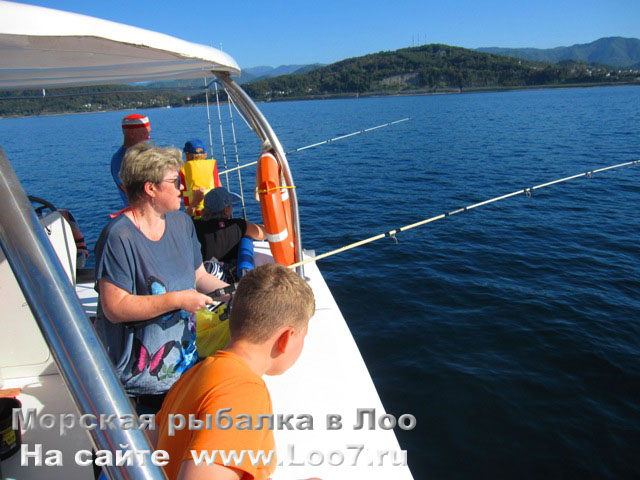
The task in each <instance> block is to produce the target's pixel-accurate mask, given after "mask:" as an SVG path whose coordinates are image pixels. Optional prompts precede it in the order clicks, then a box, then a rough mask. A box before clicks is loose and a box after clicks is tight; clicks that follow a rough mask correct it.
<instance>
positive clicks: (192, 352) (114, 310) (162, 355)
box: [96, 143, 226, 413]
mask: <svg viewBox="0 0 640 480" xmlns="http://www.w3.org/2000/svg"><path fill="white" fill-rule="evenodd" d="M181 165H182V154H181V153H180V151H179V150H177V149H174V148H159V147H154V146H151V145H148V144H146V143H141V144H138V145H135V146H133V147H130V148H129V149H128V150H127V153H126V155H125V157H124V160H123V163H122V167H121V169H120V178H121V179H122V183H123V185H124V187H125V190H126V192H127V198H128V200H129V203H130V204H131V206H130V207H127V208H126V209H125V210H123V211H122V212H121V214H120V215H117V216H116V217H115V218H114V219H113V220H112V221H111V222H110V223H109V224H108V225H107V226H106V227H105V228H104V230H103V231H102V233H101V235H100V238H99V239H98V243H97V245H96V279H97V286H98V292H99V294H100V295H99V302H98V317H97V320H96V330H97V332H98V335H99V336H100V337H101V339H102V342H103V343H104V346H105V348H106V349H107V352H108V353H109V356H110V358H111V360H112V361H113V363H114V365H115V367H116V370H117V372H118V374H119V376H120V380H121V381H122V383H123V385H124V387H125V390H126V392H127V393H128V394H129V395H130V396H132V397H134V399H135V401H136V405H137V408H138V411H139V413H153V412H154V411H156V410H158V409H159V408H160V405H161V404H162V399H163V398H164V395H165V394H166V392H167V391H168V390H169V388H170V387H171V385H173V384H174V383H175V382H176V381H177V380H178V378H179V377H180V375H181V374H182V372H184V371H185V370H186V369H188V368H189V367H190V366H192V365H193V364H194V363H195V361H196V358H197V355H196V348H195V315H194V312H196V311H197V310H199V309H200V308H203V307H204V306H206V305H207V304H210V303H212V300H211V298H210V297H208V296H207V295H204V294H203V293H200V292H211V291H213V290H215V289H218V288H221V287H224V286H226V283H224V282H222V281H221V280H219V279H217V278H216V277H214V276H212V275H210V274H208V273H207V272H206V271H205V269H204V266H203V264H202V256H201V254H200V245H199V243H198V240H197V237H196V233H195V229H194V227H193V223H192V221H191V219H190V218H189V216H188V215H186V214H185V213H184V212H180V211H178V210H179V208H180V200H181V198H182V194H181V189H182V186H181V185H180V167H181Z"/></svg>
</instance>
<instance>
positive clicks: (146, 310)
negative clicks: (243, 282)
mask: <svg viewBox="0 0 640 480" xmlns="http://www.w3.org/2000/svg"><path fill="white" fill-rule="evenodd" d="M203 269H204V267H203ZM205 273H206V272H205ZM216 280H217V279H216ZM218 281H220V280H218ZM224 285H226V284H224ZM224 285H223V286H224ZM215 288H219V287H214V289H215ZM98 289H99V292H100V303H101V305H102V310H103V311H104V313H105V315H106V317H107V318H108V319H109V320H110V321H111V322H112V323H124V322H140V321H143V320H149V319H152V318H154V317H157V316H158V315H162V314H164V313H167V312H171V311H173V310H180V309H182V310H185V311H187V312H195V311H197V310H200V309H201V308H204V306H205V305H207V304H211V303H213V301H212V300H211V298H209V297H208V296H206V295H203V294H202V293H198V292H197V291H195V290H182V291H179V292H168V293H162V294H160V295H132V294H131V293H129V292H127V291H126V290H123V289H122V288H120V287H117V286H116V285H114V284H113V283H111V282H109V281H108V280H106V279H104V278H101V279H100V280H98ZM212 290H213V289H212Z"/></svg>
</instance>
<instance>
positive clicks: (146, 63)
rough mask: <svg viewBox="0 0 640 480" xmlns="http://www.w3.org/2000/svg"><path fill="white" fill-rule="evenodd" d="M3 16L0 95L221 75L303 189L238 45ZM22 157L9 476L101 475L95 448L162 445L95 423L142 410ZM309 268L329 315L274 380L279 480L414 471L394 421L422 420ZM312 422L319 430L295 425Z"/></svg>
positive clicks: (117, 469)
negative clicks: (405, 406) (395, 409)
mask: <svg viewBox="0 0 640 480" xmlns="http://www.w3.org/2000/svg"><path fill="white" fill-rule="evenodd" d="M0 12H2V15H0V51H1V52H2V54H1V55H0V89H13V88H21V89H27V88H37V89H41V88H50V87H59V86H87V85H98V84H105V83H119V84H122V83H131V82H141V81H155V80H168V79H171V80H173V79H182V78H203V77H206V78H209V79H214V78H215V79H217V81H218V82H220V85H222V86H223V87H224V89H225V90H226V91H227V93H228V95H229V97H230V99H231V100H232V102H233V104H234V106H235V107H236V108H237V109H238V110H239V111H240V112H242V115H243V117H244V118H245V119H246V120H247V121H248V122H249V124H250V126H251V128H252V129H253V130H254V132H255V133H256V134H257V141H259V142H261V143H264V142H269V144H270V145H271V147H272V149H273V151H274V152H275V155H276V157H277V158H278V161H279V162H280V166H281V168H282V170H283V173H284V179H285V181H286V183H287V185H288V186H292V185H294V182H293V177H292V173H291V170H290V168H289V166H288V163H287V159H286V154H285V151H284V149H283V147H282V145H281V144H280V141H279V140H278V137H277V135H276V134H275V132H274V131H273V130H272V128H271V127H270V125H269V123H268V122H267V120H266V119H265V118H264V116H263V115H262V113H261V112H260V110H259V109H258V107H257V106H256V104H255V103H254V102H253V101H252V100H251V98H249V96H248V95H247V94H246V93H245V92H244V91H243V90H242V88H241V87H240V86H238V85H237V84H236V83H235V82H234V80H233V77H234V76H237V75H239V73H240V68H239V66H238V65H237V63H236V62H235V60H233V58H231V56H229V55H228V54H226V53H225V52H222V51H220V50H217V49H214V48H211V47H207V46H203V45H197V44H193V43H190V42H186V41H183V40H180V39H177V38H174V37H170V36H167V35H163V34H160V33H156V32H151V31H147V30H143V29H140V28H136V27H131V26H127V25H122V24H117V23H114V22H110V21H106V20H101V19H96V18H92V17H87V16H84V15H78V14H74V13H69V12H62V11H57V10H52V9H48V8H43V7H36V6H30V5H24V4H18V3H13V2H7V1H2V0H0ZM70 141H71V140H70ZM9 160H14V161H15V160H19V159H7V158H6V156H5V154H4V152H2V151H0V198H1V199H2V204H3V208H2V209H0V227H1V228H0V244H1V246H2V252H1V253H0V298H2V299H3V301H2V302H0V304H1V306H0V323H1V325H2V326H1V329H0V331H1V332H2V335H1V336H0V338H1V339H0V367H1V370H0V371H1V373H2V377H1V379H2V385H1V386H0V388H1V389H2V391H3V392H4V393H5V396H6V395H12V393H11V392H14V394H15V393H17V392H19V394H17V399H18V400H19V401H20V402H21V405H22V417H21V420H22V424H21V428H22V438H21V442H22V447H21V449H20V451H18V452H17V453H15V454H14V455H12V456H10V457H9V458H7V459H6V460H3V461H2V463H1V469H2V476H3V477H8V478H16V479H22V478H29V479H40V478H42V479H44V478H46V479H49V480H51V479H55V478H61V479H62V478H65V479H68V478H74V479H83V478H87V479H90V478H93V470H92V466H91V465H90V464H88V463H90V459H89V460H87V452H88V451H90V450H91V448H94V449H96V450H98V451H104V450H108V451H111V452H115V453H117V452H118V451H120V453H123V452H125V453H126V452H147V456H150V454H149V453H150V450H151V447H150V445H149V443H148V440H147V437H146V435H145V434H144V432H143V431H141V430H140V429H136V428H133V429H124V428H114V429H111V428H109V427H108V423H109V422H108V421H107V425H106V426H107V428H105V429H101V428H91V427H92V426H94V424H93V423H92V422H91V419H102V418H104V419H109V418H111V419H116V420H115V421H118V420H119V419H123V418H130V417H131V416H132V415H133V413H134V412H133V411H132V406H131V403H130V402H129V400H128V398H127V396H126V395H125V393H124V391H123V389H122V386H121V384H120V383H119V381H118V378H117V376H116V375H115V372H114V369H113V367H112V365H111V363H110V361H109V360H108V357H107V356H106V354H105V351H104V348H103V347H102V345H101V343H100V341H99V340H98V338H97V337H96V335H95V332H94V330H93V327H92V325H91V322H90V318H91V317H92V316H94V315H95V313H96V305H97V294H96V292H95V290H94V285H93V282H92V281H91V280H90V279H89V280H87V279H86V278H82V277H80V276H78V271H77V268H76V249H75V244H74V241H73V235H72V232H71V229H70V227H69V225H68V223H67V222H66V221H65V220H64V219H63V217H62V216H61V215H60V213H59V212H57V211H55V210H53V211H49V212H48V213H43V214H42V215H41V216H38V215H36V213H35V211H34V209H33V207H32V204H31V202H29V199H28V197H27V194H26V192H24V190H23V188H22V186H21V185H20V182H19V180H18V179H17V177H16V175H15V173H14V171H13V169H12V167H11V164H10V162H9ZM108 174H109V173H108V172H106V171H105V175H108ZM114 188H115V187H114ZM54 204H55V202H54ZM291 204H292V222H293V229H294V233H295V238H296V259H297V260H302V259H307V258H310V257H312V256H313V255H314V254H313V251H312V250H307V249H303V244H302V239H301V237H300V222H301V219H300V218H299V215H298V209H297V196H296V192H295V190H294V189H292V190H291ZM106 221H107V219H105V223H106ZM305 246H306V245H305ZM255 260H256V264H261V263H265V262H272V261H273V256H272V254H271V251H270V248H269V246H268V244H267V243H265V242H256V244H255ZM296 270H297V272H298V274H299V275H302V276H304V277H305V278H306V279H308V282H309V284H310V285H311V286H312V288H313V291H314V294H315V297H316V313H315V315H314V317H313V318H312V320H311V322H310V326H309V333H308V335H307V341H306V346H305V349H304V350H303V353H302V355H301V357H300V359H299V361H298V362H297V364H296V365H295V366H294V367H293V368H292V369H290V370H289V371H288V372H287V373H286V374H284V375H282V376H279V377H268V378H266V379H265V380H266V382H267V385H268V387H269V390H270V392H271V396H272V400H273V405H274V414H275V415H276V416H282V417H281V418H282V419H283V420H284V421H285V422H284V427H283V428H282V429H276V431H275V432H274V435H275V439H276V446H277V451H278V457H279V459H280V462H281V466H278V468H276V471H275V474H274V476H273V479H274V480H285V479H298V478H308V477H312V476H313V477H320V478H326V479H329V478H331V479H340V478H365V477H366V478H372V479H376V478H379V479H388V478H393V479H395V480H404V479H411V478H412V475H411V472H410V470H409V468H408V466H407V462H406V452H403V451H402V450H401V448H400V445H399V444H398V441H397V439H396V436H395V434H394V432H393V427H394V426H395V425H396V423H397V424H398V425H399V426H398V427H396V428H400V427H402V428H407V429H409V428H412V427H413V426H414V425H415V419H413V418H412V417H411V415H405V416H404V417H405V418H398V419H396V418H395V417H393V416H392V415H388V414H387V413H386V412H385V410H384V407H383V405H382V403H381V401H380V397H379V396H378V393H377V391H376V388H375V385H374V383H373V381H372V379H371V376H370V374H369V372H368V370H367V367H366V365H365V363H364V360H363V359H362V356H361V355H360V352H359V350H358V346H357V344H356V342H355V340H354V338H353V336H352V334H351V332H350V331H349V328H348V326H347V324H346V322H345V320H344V318H343V316H342V314H341V313H340V310H339V308H338V306H337V305H336V302H335V300H334V299H333V296H332V294H331V292H330V290H329V288H328V287H327V284H326V283H325V281H324V279H323V277H322V273H321V272H320V270H319V269H318V267H317V266H316V264H315V263H311V264H307V265H305V266H304V267H303V266H299V267H297V269H296ZM12 389H18V390H12ZM29 409H35V410H32V411H33V412H35V413H34V414H33V416H32V417H30V416H29V413H28V411H29ZM101 416H102V417H101ZM301 418H305V419H306V420H307V423H306V427H307V428H295V426H296V420H297V419H301ZM87 419H88V420H87ZM287 419H291V420H293V421H292V422H291V424H292V425H293V426H294V428H293V429H289V428H288V426H286V422H287ZM309 419H311V420H312V422H313V425H312V428H309V427H310V426H311V425H309V423H308V421H309ZM83 422H84V423H83ZM362 422H364V424H362ZM371 422H373V423H371ZM359 423H360V425H358V424H359ZM103 426H104V425H103ZM25 446H26V449H25ZM25 452H26V454H25ZM38 452H40V454H39V453H38ZM38 456H40V459H41V460H42V464H41V465H36V463H37V462H36V457H38ZM136 458H137V457H136ZM129 459H131V457H129ZM25 460H26V462H25ZM121 460H122V459H121ZM87 462H88V463H87ZM112 463H113V464H112V465H107V466H105V471H106V473H107V475H108V476H109V478H112V479H115V478H117V479H120V478H122V479H124V478H131V479H134V478H135V479H137V478H145V479H149V478H165V477H164V473H163V471H162V469H161V467H159V466H157V465H156V464H154V462H150V461H149V462H137V461H136V462H132V464H128V463H124V461H123V463H121V464H120V465H117V464H115V463H116V462H112Z"/></svg>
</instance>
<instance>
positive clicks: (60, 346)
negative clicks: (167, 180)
mask: <svg viewBox="0 0 640 480" xmlns="http://www.w3.org/2000/svg"><path fill="white" fill-rule="evenodd" d="M0 201H1V202H2V208H1V209H0V245H1V246H2V250H3V251H4V254H5V256H6V258H7V260H8V262H9V264H10V266H11V269H12V270H13V274H14V276H15V277H16V280H17V282H18V285H19V286H20V288H21V290H22V292H23V294H24V297H25V299H26V300H27V303H28V304H29V308H30V309H31V312H32V313H33V316H34V318H35V319H36V322H37V324H38V326H39V327H40V330H41V331H42V335H43V337H44V339H45V341H46V342H47V345H48V346H49V348H50V349H51V353H52V354H53V357H54V359H55V361H56V364H57V365H58V369H59V370H60V373H61V375H62V377H63V379H64V381H65V383H66V385H67V388H68V389H69V391H70V392H71V396H72V398H73V400H74V402H75V404H76V405H77V407H78V410H79V411H80V414H81V415H85V414H91V415H95V416H96V418H100V415H101V414H105V415H115V418H116V419H120V418H122V416H123V415H135V412H134V411H133V410H132V407H131V402H130V401H129V398H128V397H127V396H126V394H125V392H124V390H123V389H122V385H121V383H120V381H119V380H118V376H117V375H116V372H115V371H114V369H113V366H112V364H111V361H110V360H109V358H108V357H107V354H106V352H105V350H104V348H103V346H102V343H101V342H100V341H99V340H98V338H97V337H96V334H95V332H94V329H93V326H92V325H91V323H90V322H89V319H88V318H87V316H86V315H85V312H84V310H83V309H82V306H81V304H80V301H79V300H78V297H77V295H76V292H75V290H74V288H73V286H72V285H71V283H70V282H69V278H68V277H67V275H66V273H65V272H64V269H63V268H62V265H61V264H60V262H59V260H58V257H57V256H56V253H55V251H54V250H53V247H52V246H51V243H50V242H49V239H48V238H47V235H46V234H45V232H44V230H43V228H42V226H41V225H40V222H39V220H38V218H37V216H36V214H35V212H34V211H33V208H32V207H31V203H30V202H29V200H28V199H27V196H26V195H25V193H24V190H23V189H22V186H21V185H20V182H19V180H18V178H17V176H16V174H15V172H14V171H13V168H12V167H11V164H10V163H9V161H8V160H7V157H6V156H5V154H4V151H3V150H2V149H1V148H0ZM116 424H117V420H116ZM89 433H90V434H91V436H92V437H93V440H94V443H95V446H96V448H97V449H98V450H110V451H112V452H115V451H116V450H134V451H135V450H138V451H145V450H151V448H150V446H149V442H148V440H147V437H146V435H145V434H144V432H143V431H141V430H137V429H133V430H123V429H120V428H115V429H113V430H111V429H109V428H107V429H105V430H102V429H100V428H96V429H94V430H91V431H90V432H89ZM148 460H149V459H148ZM134 463H135V462H134ZM106 468H108V474H109V477H110V478H111V479H118V480H120V479H123V480H124V479H164V478H166V477H165V475H164V472H163V470H162V468H161V467H158V466H154V465H153V464H151V462H150V461H147V464H146V465H133V466H126V467H125V466H121V467H116V466H113V467H106Z"/></svg>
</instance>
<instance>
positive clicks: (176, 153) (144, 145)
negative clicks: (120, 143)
mask: <svg viewBox="0 0 640 480" xmlns="http://www.w3.org/2000/svg"><path fill="white" fill-rule="evenodd" d="M181 166H182V154H181V153H180V150H178V149H177V148H162V147H156V146H155V145H153V144H151V143H150V142H140V143H138V144H136V145H134V146H132V147H129V148H127V152H126V153H125V155H124V159H123V160H122V166H121V167H120V180H122V184H123V185H124V188H125V191H126V192H127V198H128V199H129V202H133V201H135V200H137V199H139V198H141V197H142V195H143V194H144V185H145V183H147V182H152V183H160V182H162V179H163V177H164V176H165V175H166V173H167V172H168V171H169V170H179V169H180V167H181Z"/></svg>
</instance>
